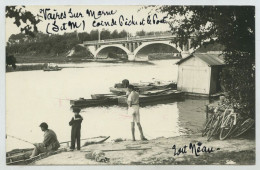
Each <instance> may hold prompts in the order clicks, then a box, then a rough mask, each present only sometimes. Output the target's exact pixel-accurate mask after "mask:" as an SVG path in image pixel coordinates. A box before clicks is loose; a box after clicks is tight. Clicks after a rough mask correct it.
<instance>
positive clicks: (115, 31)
mask: <svg viewBox="0 0 260 170" xmlns="http://www.w3.org/2000/svg"><path fill="white" fill-rule="evenodd" d="M111 38H118V31H117V30H114V31H113V32H112V34H111Z"/></svg>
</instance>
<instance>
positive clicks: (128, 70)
mask: <svg viewBox="0 0 260 170" xmlns="http://www.w3.org/2000/svg"><path fill="white" fill-rule="evenodd" d="M177 61H178V60H161V61H152V64H144V63H143V64H142V63H115V64H113V63H94V62H93V63H80V64H75V63H73V64H60V66H62V67H74V68H64V69H62V70H61V71H57V72H44V71H42V70H39V71H24V72H11V73H7V74H6V133H7V134H8V135H13V136H16V137H18V138H22V139H25V140H28V141H30V142H33V143H35V142H41V141H42V139H43V132H42V131H41V130H40V128H39V124H40V123H41V122H47V123H48V124H49V128H50V129H53V130H54V131H55V132H56V134H57V136H58V139H59V141H60V142H62V141H68V140H70V126H69V124H68V122H69V121H70V119H71V117H72V116H73V113H72V111H71V109H70V103H69V100H70V99H78V98H79V97H84V98H90V95H91V94H93V93H108V92H109V87H111V86H113V85H114V83H119V82H121V81H122V80H123V79H125V78H127V79H128V80H129V81H130V83H131V82H140V81H143V82H146V81H151V80H152V79H153V78H155V79H158V80H162V81H177V70H178V67H177V66H176V65H175V64H174V63H175V62H177ZM75 67H77V68H75ZM207 103H208V100H201V99H200V100H198V99H197V100H194V99H185V100H183V101H177V102H172V103H167V104H158V105H153V106H145V107H142V108H141V109H140V114H141V124H142V126H143V131H144V134H145V136H146V137H147V138H148V139H153V138H157V137H162V136H164V137H172V136H179V135H184V134H190V133H196V132H198V131H200V129H201V128H202V125H203V123H204V121H205V117H206V115H205V104H207ZM81 115H82V116H83V118H84V120H83V122H82V129H81V136H82V138H87V137H95V136H100V135H102V136H111V140H113V139H116V138H123V139H124V138H125V139H131V131H130V130H131V129H130V121H131V117H130V116H129V115H127V110H126V107H122V106H110V107H92V108H85V109H83V110H82V112H81ZM136 138H137V139H140V138H139V132H138V130H137V129H136ZM27 147H32V145H31V144H27V143H25V142H21V141H18V140H17V139H13V138H11V137H8V136H7V139H6V150H7V151H9V150H11V149H14V148H27Z"/></svg>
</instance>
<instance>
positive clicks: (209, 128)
mask: <svg viewBox="0 0 260 170" xmlns="http://www.w3.org/2000/svg"><path fill="white" fill-rule="evenodd" d="M220 119H221V114H220V113H219V108H218V107H216V108H215V109H214V114H213V115H212V117H211V118H210V120H209V121H208V122H207V123H206V125H205V128H204V131H203V132H202V136H205V135H206V134H207V140H208V141H209V140H210V139H211V138H212V136H214V135H215V134H216V132H217V131H218V129H219V128H218V127H219V122H220Z"/></svg>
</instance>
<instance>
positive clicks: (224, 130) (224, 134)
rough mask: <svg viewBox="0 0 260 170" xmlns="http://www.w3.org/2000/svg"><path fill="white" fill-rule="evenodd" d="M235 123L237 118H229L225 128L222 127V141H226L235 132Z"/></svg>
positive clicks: (220, 136)
mask: <svg viewBox="0 0 260 170" xmlns="http://www.w3.org/2000/svg"><path fill="white" fill-rule="evenodd" d="M234 121H235V118H234V117H233V116H229V117H227V120H226V121H225V122H224V124H225V127H221V129H220V134H219V139H220V140H224V139H226V138H227V137H228V136H229V135H230V132H231V131H232V130H233V127H234Z"/></svg>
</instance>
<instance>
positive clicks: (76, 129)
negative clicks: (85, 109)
mask: <svg viewBox="0 0 260 170" xmlns="http://www.w3.org/2000/svg"><path fill="white" fill-rule="evenodd" d="M80 111H81V110H80V108H73V112H74V117H72V119H71V121H70V122H69V125H70V126H71V146H70V150H71V151H73V150H74V149H75V142H76V141H77V150H80V130H81V123H82V120H83V118H82V116H81V115H80V114H79V113H80Z"/></svg>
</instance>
